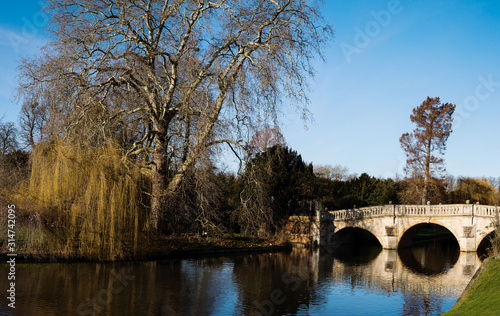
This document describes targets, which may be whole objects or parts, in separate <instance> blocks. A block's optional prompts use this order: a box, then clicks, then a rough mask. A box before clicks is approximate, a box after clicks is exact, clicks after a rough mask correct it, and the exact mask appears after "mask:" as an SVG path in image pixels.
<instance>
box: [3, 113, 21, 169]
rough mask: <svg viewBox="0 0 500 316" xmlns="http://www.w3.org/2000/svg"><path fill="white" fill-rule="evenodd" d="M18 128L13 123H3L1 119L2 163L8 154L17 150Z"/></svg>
mask: <svg viewBox="0 0 500 316" xmlns="http://www.w3.org/2000/svg"><path fill="white" fill-rule="evenodd" d="M17 148H18V142H17V128H16V126H15V125H14V123H12V122H6V123H3V122H2V120H1V119H0V162H2V161H3V160H4V158H5V156H6V155H7V154H10V153H12V152H14V151H15V150H17Z"/></svg>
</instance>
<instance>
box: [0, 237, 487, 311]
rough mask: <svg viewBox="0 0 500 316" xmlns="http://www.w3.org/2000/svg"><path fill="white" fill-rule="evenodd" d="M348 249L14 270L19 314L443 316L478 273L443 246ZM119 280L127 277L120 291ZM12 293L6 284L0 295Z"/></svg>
mask: <svg viewBox="0 0 500 316" xmlns="http://www.w3.org/2000/svg"><path fill="white" fill-rule="evenodd" d="M347 247H348V248H339V249H337V250H333V249H330V248H320V249H318V250H310V249H294V250H293V251H292V252H288V253H273V254H253V255H244V256H233V257H218V258H202V259H189V260H167V261H152V262H141V263H114V264H111V263H110V264H94V263H72V264H18V266H17V267H16V268H17V271H18V272H17V273H18V274H17V278H18V280H16V281H17V282H16V293H17V295H18V296H17V298H18V300H17V304H16V311H15V312H16V313H17V314H14V315H70V314H71V315H94V314H95V315H119V314H120V315H311V314H327V315H331V314H333V315H352V314H357V315H439V314H440V313H442V312H444V311H446V310H447V309H449V308H451V306H452V305H453V303H454V301H455V300H456V298H457V297H458V295H459V294H460V293H461V291H462V290H463V288H465V286H466V285H467V283H468V282H469V280H470V278H471V277H472V275H473V273H474V272H475V270H476V269H477V267H478V266H479V260H478V259H477V256H476V254H475V253H472V254H471V253H459V252H457V251H453V249H452V248H449V247H448V246H446V244H442V243H441V242H436V243H430V244H428V245H420V246H419V247H420V248H419V247H414V248H408V249H402V250H401V251H399V255H398V251H389V250H381V249H380V248H370V247H368V248H366V247H360V246H347ZM0 274H3V275H7V274H8V266H6V265H1V266H0ZM120 274H126V275H127V276H129V279H127V284H126V285H125V286H120V287H119V285H120V283H116V280H117V275H120ZM132 277H133V278H132ZM114 282H115V283H114ZM7 285H8V284H7V278H0V287H1V288H7ZM113 289H114V290H113ZM108 290H109V292H107V291H108ZM111 290H113V291H111ZM106 293H108V294H109V295H107V294H106ZM92 302H93V303H94V304H95V303H96V302H97V303H98V305H95V306H93V308H94V307H95V308H94V310H93V311H92V312H88V308H87V307H88V306H87V305H85V306H84V307H85V308H86V309H82V308H81V304H82V303H83V304H90V303H92ZM79 306H80V307H79ZM78 308H80V309H78ZM79 312H80V313H79ZM94 312H95V313H94ZM0 314H3V309H0Z"/></svg>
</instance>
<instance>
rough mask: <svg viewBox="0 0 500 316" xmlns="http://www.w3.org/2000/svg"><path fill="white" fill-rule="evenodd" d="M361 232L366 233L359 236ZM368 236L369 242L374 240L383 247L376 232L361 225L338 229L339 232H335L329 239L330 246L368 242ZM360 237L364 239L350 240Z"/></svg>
mask: <svg viewBox="0 0 500 316" xmlns="http://www.w3.org/2000/svg"><path fill="white" fill-rule="evenodd" d="M362 232H366V233H365V236H361V235H362V234H363V233H362ZM368 234H369V235H368ZM356 235H357V236H356ZM370 235H371V236H372V238H371V240H376V241H377V242H378V244H379V245H380V246H383V243H382V239H381V238H380V236H378V234H377V232H374V231H372V230H371V229H369V228H367V227H364V226H362V225H353V226H345V227H342V228H340V229H339V230H336V231H335V232H334V234H333V236H332V238H331V241H332V244H334V245H336V246H340V245H342V244H346V243H356V242H359V241H361V240H363V241H366V240H370V237H369V236H370ZM360 236H361V237H365V238H361V239H354V240H353V239H352V238H353V237H354V238H359V237H360Z"/></svg>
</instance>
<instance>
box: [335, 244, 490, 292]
mask: <svg viewBox="0 0 500 316" xmlns="http://www.w3.org/2000/svg"><path fill="white" fill-rule="evenodd" d="M415 252H416V253H417V255H415ZM425 252H426V251H425V249H423V248H421V249H419V248H406V249H403V250H401V251H399V255H398V251H397V250H385V249H384V250H381V251H380V252H379V253H378V255H377V256H376V257H375V258H374V259H373V260H372V261H370V262H368V263H366V264H357V265H353V264H352V262H345V261H343V260H333V262H332V267H331V271H332V276H333V278H334V279H336V280H338V281H342V282H346V281H347V282H351V283H352V284H355V285H362V286H363V287H367V288H372V289H378V290H383V291H386V292H396V291H401V292H404V293H406V292H415V293H419V295H438V296H454V297H457V296H459V295H460V294H461V293H462V291H463V290H464V289H465V287H466V286H467V284H468V283H469V281H470V279H471V278H472V276H473V275H474V273H475V272H476V270H477V269H478V268H479V266H480V264H481V263H480V261H479V259H478V258H477V255H476V254H475V253H464V252H455V254H456V256H455V258H453V257H448V258H436V257H438V256H439V254H438V253H433V255H431V258H426V254H427V255H429V253H428V252H427V253H425ZM453 259H455V260H456V261H455V262H453V261H454V260H453Z"/></svg>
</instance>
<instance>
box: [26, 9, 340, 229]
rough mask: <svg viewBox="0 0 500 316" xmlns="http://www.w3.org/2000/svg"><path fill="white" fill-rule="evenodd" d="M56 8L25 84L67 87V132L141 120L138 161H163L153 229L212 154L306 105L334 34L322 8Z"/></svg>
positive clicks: (60, 103) (61, 91) (60, 101)
mask: <svg viewBox="0 0 500 316" xmlns="http://www.w3.org/2000/svg"><path fill="white" fill-rule="evenodd" d="M47 2H48V6H47V14H48V16H49V18H50V20H51V21H52V23H51V24H50V25H51V26H50V29H49V31H50V32H51V38H52V39H53V42H52V43H50V44H49V45H48V46H47V47H46V48H45V50H44V52H42V53H43V54H42V56H41V57H40V58H38V59H35V60H26V61H24V63H23V65H22V66H21V70H22V80H21V86H22V88H23V89H29V87H31V86H33V85H42V86H45V89H49V88H50V87H52V88H53V87H56V89H55V92H54V93H55V96H54V99H55V103H54V104H56V105H57V109H58V113H60V114H62V115H63V116H64V117H65V123H64V124H62V126H64V127H65V129H66V130H65V133H66V134H67V133H70V132H71V131H72V130H74V127H75V126H77V125H78V124H79V123H82V122H86V121H87V122H88V121H89V117H93V122H98V124H95V125H93V126H94V127H93V128H91V129H87V130H83V131H79V132H78V133H80V134H81V135H82V134H84V133H87V132H88V133H99V135H101V136H102V137H104V138H105V137H108V136H109V127H110V126H116V124H117V122H119V121H121V122H126V123H130V122H132V121H133V122H136V123H137V124H136V125H135V126H136V128H137V130H138V133H137V135H135V136H136V138H135V140H134V142H133V143H132V144H131V145H130V146H129V147H128V151H127V152H128V156H137V155H141V154H144V155H146V156H148V157H151V159H152V162H153V164H152V165H153V173H152V174H153V175H152V205H151V216H150V227H151V228H153V229H156V228H157V227H158V221H159V218H160V215H161V214H162V213H163V212H164V211H165V210H166V209H167V207H168V203H167V198H168V197H171V196H174V195H175V194H176V192H178V190H179V188H180V187H181V184H182V182H183V181H184V179H185V177H186V175H187V174H188V173H189V171H190V170H192V169H193V168H194V167H195V165H196V163H197V161H198V159H199V158H200V157H202V156H203V155H204V153H205V152H206V150H207V148H208V147H210V146H213V145H218V144H223V143H225V144H228V145H230V146H244V144H243V143H242V142H241V141H240V140H241V139H242V138H241V137H240V136H241V135H240V131H241V130H244V129H245V128H244V126H249V125H251V124H254V123H255V122H257V121H258V119H257V118H258V117H259V115H260V114H262V113H264V112H265V113H266V115H267V114H269V113H270V114H271V116H273V115H275V113H276V108H277V106H278V105H279V104H280V101H281V100H282V99H283V98H284V97H286V98H287V100H292V101H295V102H296V104H297V105H298V106H302V107H305V106H306V103H307V97H306V95H305V91H306V90H307V80H306V79H307V77H309V76H310V75H311V74H312V73H313V69H312V67H311V63H310V62H311V60H312V59H313V58H314V57H316V56H318V55H320V49H321V48H322V46H323V44H324V43H325V42H326V41H327V40H328V39H329V38H330V37H331V35H332V30H331V27H330V26H329V25H327V24H325V23H324V21H323V19H322V16H321V11H320V8H319V4H318V3H319V2H320V1H309V0H249V1H243V0H216V1H203V0H197V1H192V0H174V1H167V0H163V1H160V0H149V1H146V0H131V1H115V0H99V1H97V0H48V1H47ZM96 136H98V135H97V134H96Z"/></svg>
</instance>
